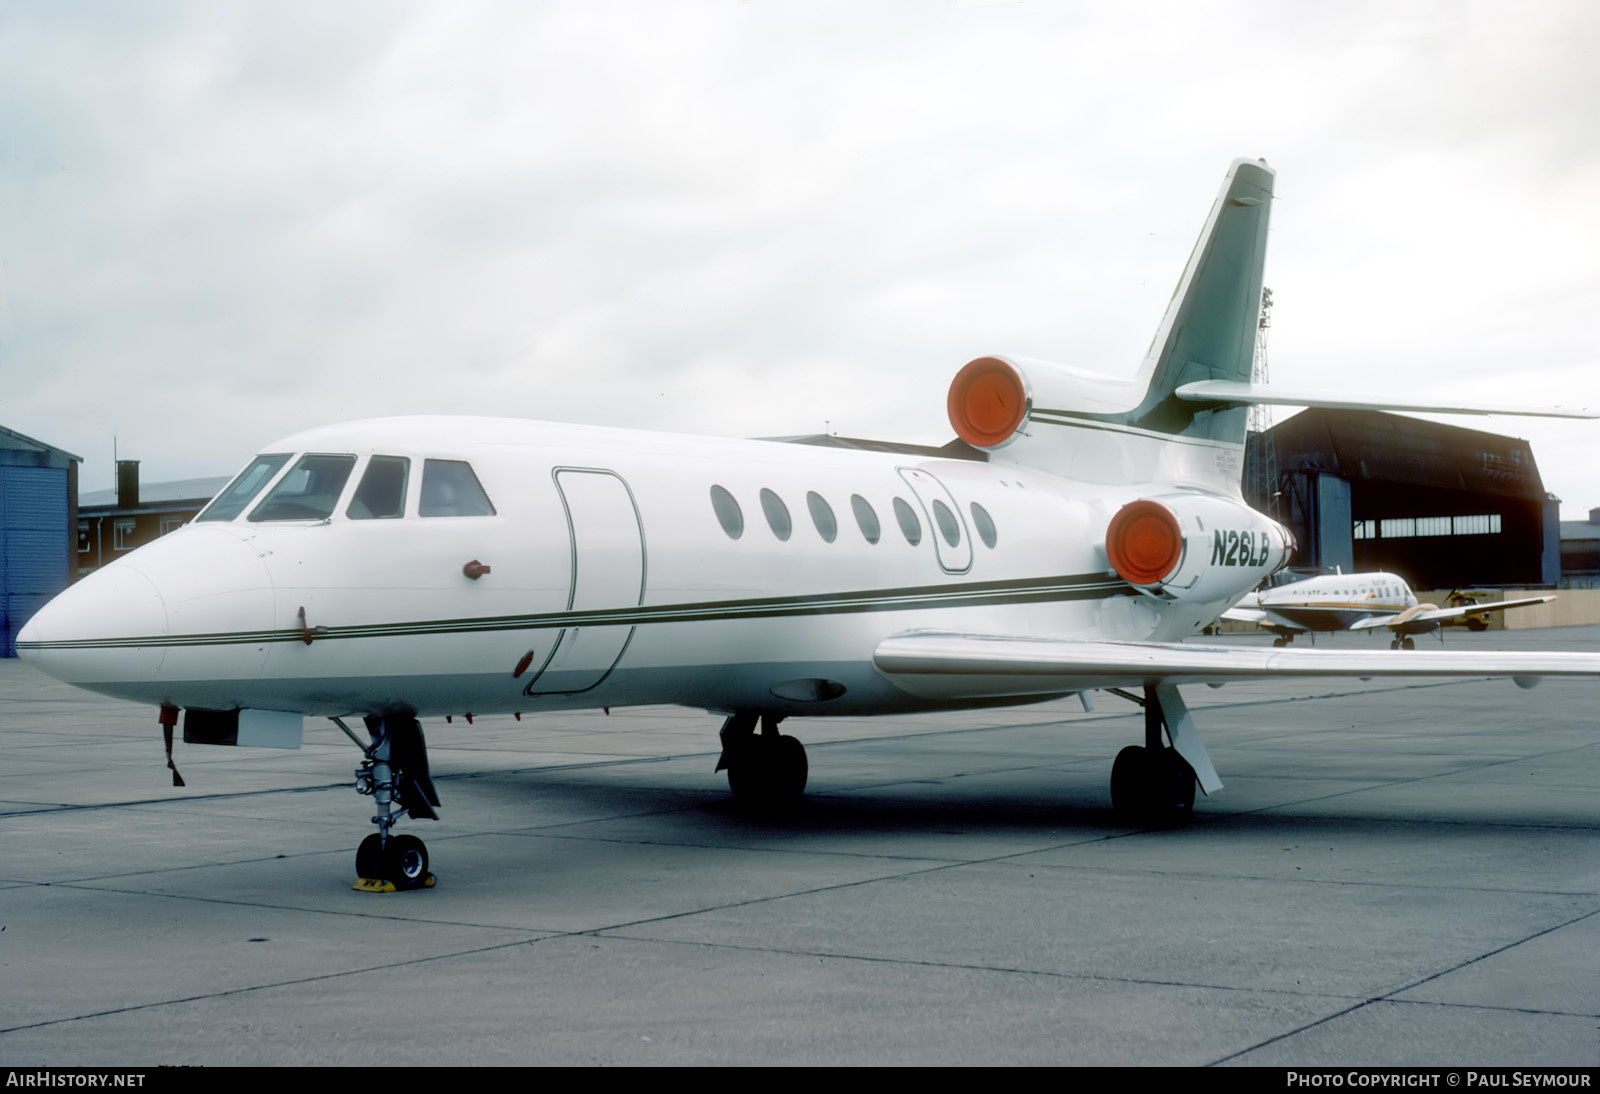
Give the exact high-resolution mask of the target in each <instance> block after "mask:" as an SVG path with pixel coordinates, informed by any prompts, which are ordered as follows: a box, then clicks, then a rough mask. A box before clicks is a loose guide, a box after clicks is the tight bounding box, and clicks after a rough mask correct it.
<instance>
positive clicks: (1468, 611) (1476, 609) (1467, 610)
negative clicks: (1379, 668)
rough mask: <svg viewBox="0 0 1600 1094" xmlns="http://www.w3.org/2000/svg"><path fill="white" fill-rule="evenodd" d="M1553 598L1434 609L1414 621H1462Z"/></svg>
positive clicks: (1421, 614)
mask: <svg viewBox="0 0 1600 1094" xmlns="http://www.w3.org/2000/svg"><path fill="white" fill-rule="evenodd" d="M1554 599H1555V597H1554V596H1553V595H1551V596H1529V597H1524V598H1523V599H1521V600H1497V601H1491V602H1489V603H1485V604H1465V605H1462V606H1461V607H1459V608H1434V609H1433V610H1432V611H1426V612H1418V613H1417V614H1416V615H1414V616H1412V617H1411V618H1413V619H1427V620H1432V621H1435V622H1437V621H1439V620H1442V619H1461V618H1463V617H1465V616H1469V615H1483V614H1484V613H1485V612H1503V611H1505V610H1506V609H1507V608H1525V607H1527V606H1528V605H1530V604H1548V603H1550V601H1552V600H1554Z"/></svg>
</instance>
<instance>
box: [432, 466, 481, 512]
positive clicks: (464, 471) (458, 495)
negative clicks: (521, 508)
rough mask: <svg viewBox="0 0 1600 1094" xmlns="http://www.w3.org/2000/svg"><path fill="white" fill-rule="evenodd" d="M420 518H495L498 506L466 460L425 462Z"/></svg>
mask: <svg viewBox="0 0 1600 1094" xmlns="http://www.w3.org/2000/svg"><path fill="white" fill-rule="evenodd" d="M417 515H418V516H419V517H492V516H494V515H495V510H494V505H493V504H492V503H491V502H490V501H489V495H488V494H485V493H484V492H483V487H482V485H480V484H479V482H478V476H477V475H475V474H473V472H472V465H471V464H469V463H467V462H465V461H464V460H423V461H422V499H421V501H420V502H419V503H418V505H417Z"/></svg>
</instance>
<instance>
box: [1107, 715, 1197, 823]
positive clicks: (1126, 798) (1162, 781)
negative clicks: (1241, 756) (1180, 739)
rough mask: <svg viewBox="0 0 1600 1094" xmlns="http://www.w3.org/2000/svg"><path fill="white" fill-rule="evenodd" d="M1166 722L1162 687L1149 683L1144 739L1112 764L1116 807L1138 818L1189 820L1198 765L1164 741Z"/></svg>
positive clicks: (1137, 820) (1143, 820)
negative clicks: (1193, 764) (1161, 693)
mask: <svg viewBox="0 0 1600 1094" xmlns="http://www.w3.org/2000/svg"><path fill="white" fill-rule="evenodd" d="M1166 727H1167V722H1166V718H1165V715H1164V714H1163V711H1162V704H1161V698H1160V696H1159V695H1158V694H1157V689H1156V688H1155V687H1146V688H1145V689H1144V744H1143V745H1142V746H1141V745H1129V746H1128V747H1127V748H1124V749H1123V750H1122V751H1121V752H1119V753H1117V758H1116V761H1115V762H1114V763H1113V764H1112V765H1111V807H1112V808H1113V809H1115V810H1116V811H1117V813H1118V814H1120V815H1121V816H1122V817H1123V818H1125V819H1126V820H1128V821H1131V822H1133V823H1135V824H1145V825H1161V826H1168V825H1176V824H1183V823H1185V822H1187V821H1188V820H1189V819H1190V818H1191V817H1192V816H1193V815H1194V785H1195V773H1194V768H1192V767H1190V766H1189V764H1188V762H1187V761H1185V760H1184V758H1183V757H1182V756H1180V755H1178V752H1177V750H1176V749H1174V748H1169V747H1167V746H1166V745H1163V744H1162V743H1161V731H1162V730H1163V728H1166ZM1168 733H1169V735H1170V734H1171V730H1170V729H1169V730H1168Z"/></svg>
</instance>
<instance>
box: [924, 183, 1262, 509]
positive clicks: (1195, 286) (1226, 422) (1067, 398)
mask: <svg viewBox="0 0 1600 1094" xmlns="http://www.w3.org/2000/svg"><path fill="white" fill-rule="evenodd" d="M1272 182H1273V171H1272V169H1271V168H1270V167H1268V166H1267V165H1266V164H1265V163H1263V162H1261V161H1258V160H1245V159H1240V160H1235V161H1234V162H1233V164H1232V166H1230V167H1229V168H1228V174H1227V177H1226V178H1225V179H1224V180H1223V183H1222V192H1221V193H1220V194H1218V195H1217V200H1216V202H1215V204H1213V205H1212V207H1211V213H1210V215H1209V216H1208V217H1206V222H1205V227H1204V228H1202V229H1201V231H1200V239H1199V241H1198V242H1196V243H1195V246H1194V250H1193V251H1192V252H1190V254H1189V261H1188V262H1187V263H1186V264H1185V265H1184V268H1183V276H1182V277H1180V278H1179V279H1178V287H1177V288H1176V289H1175V290H1174V291H1173V294H1172V300H1171V302H1170V303H1169V304H1168V305H1167V312H1166V314H1165V315H1164V316H1162V319H1161V325H1160V326H1159V327H1158V328H1157V329H1156V335H1155V338H1154V339H1152V340H1151V342H1150V349H1149V351H1148V352H1147V353H1146V355H1145V359H1144V363H1143V365H1142V366H1141V367H1140V368H1139V370H1138V372H1137V373H1136V374H1135V375H1134V376H1132V377H1131V378H1128V379H1121V378H1115V377H1110V376H1105V375H1101V374H1097V373H1092V372H1088V371H1084V370H1081V369H1076V368H1073V367H1071V366H1068V365H1058V364H1052V363H1050V362H1046V361H1031V360H1028V359H1025V358H1019V357H1002V356H998V355H995V356H988V357H980V358H977V359H976V360H973V361H970V362H968V363H967V365H966V366H965V367H963V368H962V369H961V371H960V372H958V373H957V374H956V377H955V379H954V380H953V381H952V383H951V385H950V394H949V398H948V408H949V413H950V424H951V426H952V427H953V428H954V429H955V431H956V435H957V436H959V437H960V438H961V439H962V440H963V441H966V442H967V443H968V444H970V445H973V446H974V447H976V448H981V449H984V450H986V451H990V452H994V453H996V457H997V458H1001V459H1006V460H1011V461H1014V462H1017V463H1023V464H1029V465H1032V466H1036V467H1044V468H1048V469H1050V470H1051V471H1053V472H1055V473H1056V474H1061V475H1069V476H1071V477H1073V478H1077V479H1080V480H1082V481H1086V482H1106V483H1113V482H1115V483H1123V482H1148V481H1157V480H1169V481H1177V482H1187V483H1191V484H1194V485H1197V486H1203V487H1205V488H1207V489H1212V490H1216V491H1219V492H1223V493H1230V494H1237V493H1238V491H1239V472H1240V464H1241V461H1242V458H1243V450H1244V437H1245V425H1246V421H1247V414H1248V411H1247V410H1246V408H1245V407H1244V406H1243V405H1241V403H1240V400H1238V399H1227V398H1220V397H1217V398H1214V397H1212V396H1210V395H1209V394H1206V393H1204V392H1202V393H1201V394H1200V395H1199V396H1198V397H1196V395H1195V391H1194V389H1193V387H1192V385H1195V384H1200V383H1210V384H1215V383H1223V384H1227V385H1230V386H1231V385H1236V384H1239V385H1248V384H1249V381H1250V373H1251V368H1252V366H1253V364H1254V358H1255V345H1256V334H1257V323H1258V321H1259V318H1260V313H1261V279H1262V271H1263V268H1264V267H1265V264H1266V257H1267V220H1268V217H1269V215H1270V214H1271V211H1272ZM1184 385H1191V387H1190V389H1189V390H1188V391H1187V392H1186V393H1187V394H1188V396H1189V397H1188V398H1180V397H1179V396H1178V393H1177V392H1178V389H1179V388H1180V387H1182V386H1184ZM1174 442H1176V443H1174ZM1001 450H1004V455H1000V452H1001Z"/></svg>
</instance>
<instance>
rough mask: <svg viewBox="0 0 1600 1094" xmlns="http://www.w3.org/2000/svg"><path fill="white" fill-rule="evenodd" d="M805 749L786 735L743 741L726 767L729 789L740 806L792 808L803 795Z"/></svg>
mask: <svg viewBox="0 0 1600 1094" xmlns="http://www.w3.org/2000/svg"><path fill="white" fill-rule="evenodd" d="M809 772H810V767H809V765H808V764H807V762H806V748H805V745H803V744H801V743H800V742H799V741H798V740H796V739H795V738H793V737H790V736H788V735H784V736H782V737H770V736H766V735H764V734H757V735H755V736H752V737H749V738H746V739H745V740H744V741H743V742H741V743H740V745H739V747H738V750H737V751H736V752H735V753H734V755H733V756H732V757H731V758H730V761H729V763H728V789H729V790H731V791H732V792H733V796H734V798H735V799H736V800H737V801H738V802H739V804H741V805H747V806H750V807H752V808H756V809H764V810H780V809H788V808H791V807H793V806H794V805H795V804H796V803H798V802H799V801H800V797H801V795H802V794H804V793H805V789H806V776H807V775H808V774H809Z"/></svg>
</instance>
